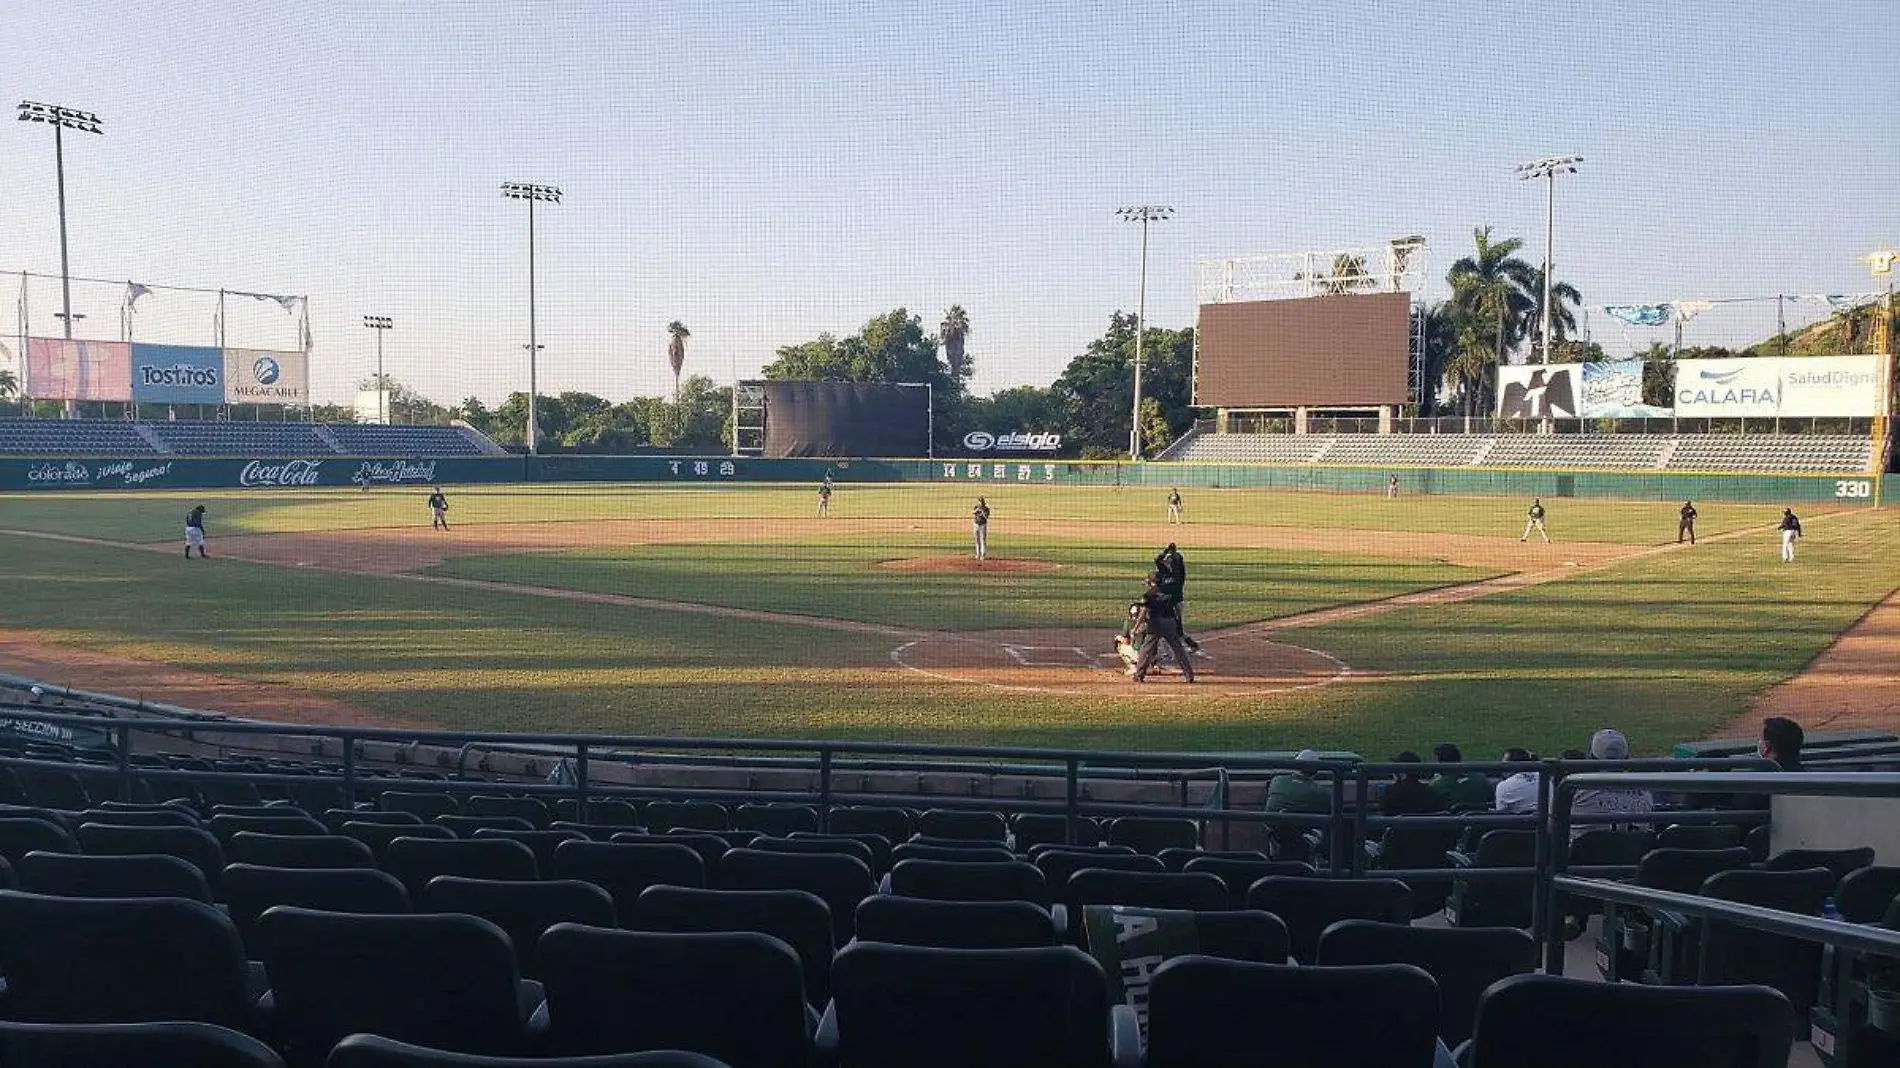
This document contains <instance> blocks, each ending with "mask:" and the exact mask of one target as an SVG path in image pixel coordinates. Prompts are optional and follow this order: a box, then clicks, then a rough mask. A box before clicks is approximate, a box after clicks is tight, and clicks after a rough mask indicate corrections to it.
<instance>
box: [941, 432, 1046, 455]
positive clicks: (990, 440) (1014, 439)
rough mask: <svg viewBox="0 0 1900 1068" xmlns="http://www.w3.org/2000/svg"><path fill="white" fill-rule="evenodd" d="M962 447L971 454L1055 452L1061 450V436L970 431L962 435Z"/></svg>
mask: <svg viewBox="0 0 1900 1068" xmlns="http://www.w3.org/2000/svg"><path fill="white" fill-rule="evenodd" d="M963 447H964V448H966V449H968V450H970V451H971V452H1055V451H1056V450H1057V449H1060V448H1062V435H1061V434H1054V433H1030V432H1024V431H1021V430H1014V431H1011V432H1009V433H1007V434H992V433H990V432H989V431H987V430H972V431H970V432H969V433H968V434H965V435H963Z"/></svg>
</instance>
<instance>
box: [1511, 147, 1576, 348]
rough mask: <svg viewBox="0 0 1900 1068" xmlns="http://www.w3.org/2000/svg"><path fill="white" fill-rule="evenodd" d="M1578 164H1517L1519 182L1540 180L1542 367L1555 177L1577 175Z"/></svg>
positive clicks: (1562, 159)
mask: <svg viewBox="0 0 1900 1068" xmlns="http://www.w3.org/2000/svg"><path fill="white" fill-rule="evenodd" d="M1582 162H1583V157H1582V156H1549V157H1546V158H1544V159H1534V160H1531V161H1530V162H1529V163H1520V164H1518V165H1517V168H1516V170H1517V177H1518V180H1519V181H1523V182H1528V181H1533V180H1535V179H1538V178H1542V179H1543V180H1544V299H1543V316H1542V318H1543V322H1542V323H1541V324H1539V326H1538V339H1539V342H1540V343H1541V347H1542V349H1543V353H1542V356H1543V359H1542V362H1543V363H1549V362H1550V263H1551V254H1550V243H1551V235H1552V231H1553V229H1554V227H1553V226H1552V221H1553V218H1554V216H1555V214H1556V206H1557V176H1558V175H1560V174H1575V173H1577V164H1579V163H1582Z"/></svg>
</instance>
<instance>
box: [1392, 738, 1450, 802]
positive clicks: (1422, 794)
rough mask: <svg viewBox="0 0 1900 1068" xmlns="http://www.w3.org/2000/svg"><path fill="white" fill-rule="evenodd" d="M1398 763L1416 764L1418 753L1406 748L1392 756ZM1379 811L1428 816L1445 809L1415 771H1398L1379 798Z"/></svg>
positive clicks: (1435, 793) (1434, 792) (1418, 761)
mask: <svg viewBox="0 0 1900 1068" xmlns="http://www.w3.org/2000/svg"><path fill="white" fill-rule="evenodd" d="M1392 759H1393V761H1395V762H1396V763H1400V764H1418V763H1421V761H1420V760H1419V758H1418V754H1417V753H1414V752H1412V751H1411V750H1410V749H1407V750H1406V751H1405V752H1403V753H1400V754H1399V755H1398V756H1395V757H1393V758H1392ZM1379 808H1380V811H1382V812H1383V813H1385V814H1386V815H1388V816H1430V815H1433V814H1434V813H1439V812H1443V811H1445V803H1444V802H1443V801H1440V800H1439V799H1438V793H1437V791H1435V790H1433V789H1432V788H1431V786H1430V785H1428V784H1427V783H1426V782H1425V780H1424V779H1422V778H1420V777H1419V776H1418V773H1417V772H1400V773H1399V776H1398V778H1396V779H1393V780H1392V785H1390V786H1388V787H1386V788H1385V795H1384V796H1383V797H1382V798H1380V802H1379Z"/></svg>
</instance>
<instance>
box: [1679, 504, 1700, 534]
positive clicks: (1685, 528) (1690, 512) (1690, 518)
mask: <svg viewBox="0 0 1900 1068" xmlns="http://www.w3.org/2000/svg"><path fill="white" fill-rule="evenodd" d="M1695 517H1696V510H1695V502H1694V501H1683V502H1682V513H1681V518H1680V519H1677V520H1676V544H1677V545H1681V544H1682V539H1683V538H1685V537H1686V538H1688V539H1689V544H1691V545H1694V544H1695Z"/></svg>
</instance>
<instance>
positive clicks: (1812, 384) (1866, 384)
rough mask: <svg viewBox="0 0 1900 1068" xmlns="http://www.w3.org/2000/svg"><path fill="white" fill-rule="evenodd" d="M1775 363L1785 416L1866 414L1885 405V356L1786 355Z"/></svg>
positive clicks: (1876, 411) (1876, 410)
mask: <svg viewBox="0 0 1900 1068" xmlns="http://www.w3.org/2000/svg"><path fill="white" fill-rule="evenodd" d="M1778 362H1780V364H1781V414H1782V415H1783V416H1784V417H1787V418H1793V419H1800V418H1807V417H1822V418H1827V417H1841V416H1849V417H1868V416H1875V415H1879V414H1881V412H1882V411H1884V410H1885V408H1886V395H1887V389H1886V383H1887V357H1885V356H1808V357H1804V358H1799V359H1797V358H1794V357H1789V358H1787V359H1784V360H1780V361H1778Z"/></svg>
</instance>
